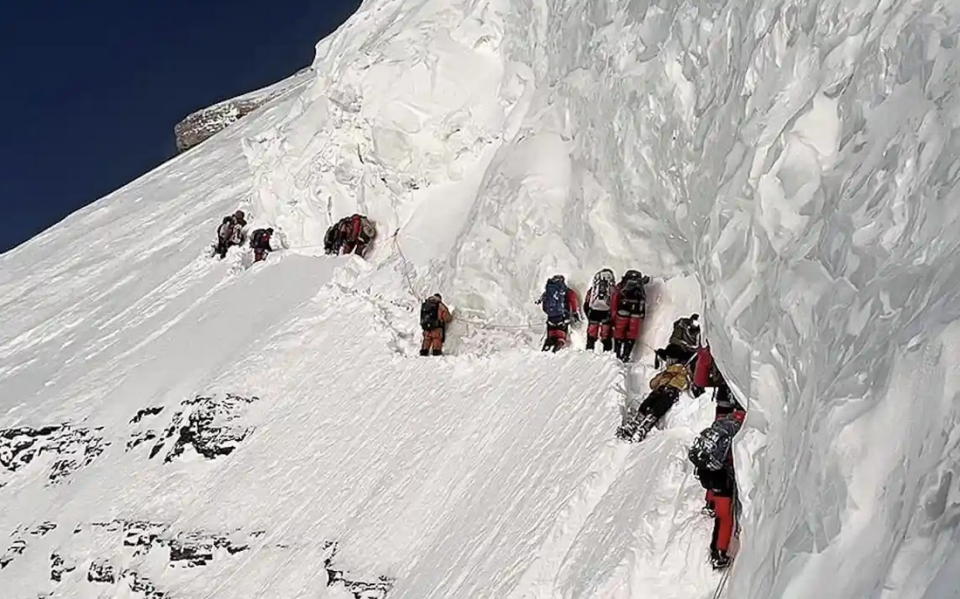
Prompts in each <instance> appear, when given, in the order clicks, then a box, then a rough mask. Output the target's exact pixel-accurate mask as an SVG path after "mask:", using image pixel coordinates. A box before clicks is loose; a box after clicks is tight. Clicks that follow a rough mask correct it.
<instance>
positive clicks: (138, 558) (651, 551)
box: [0, 0, 960, 599]
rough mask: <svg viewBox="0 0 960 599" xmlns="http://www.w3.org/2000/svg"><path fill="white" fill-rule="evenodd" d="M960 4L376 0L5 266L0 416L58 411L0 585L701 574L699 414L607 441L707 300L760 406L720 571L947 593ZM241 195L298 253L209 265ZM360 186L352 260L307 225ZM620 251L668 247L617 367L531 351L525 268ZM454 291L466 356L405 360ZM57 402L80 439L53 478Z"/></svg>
mask: <svg viewBox="0 0 960 599" xmlns="http://www.w3.org/2000/svg"><path fill="white" fill-rule="evenodd" d="M958 28H960V9H958V8H956V7H954V6H953V5H951V4H948V3H945V2H939V1H933V0H926V1H925V0H917V1H915V2H883V1H881V0H863V1H862V2H857V3H852V2H838V1H828V0H823V1H819V2H817V1H812V2H805V3H796V2H786V1H784V2H777V1H775V0H769V1H762V0H755V1H752V2H734V1H732V0H730V1H724V0H716V1H712V2H681V1H670V0H663V1H660V2H653V1H636V2H614V1H612V0H606V1H600V0H538V1H536V2H534V1H532V0H517V1H513V2H506V1H503V0H494V1H487V2H483V1H480V2H473V1H471V2H464V1H462V0H372V1H369V2H366V3H365V4H364V5H363V6H362V7H361V9H360V10H359V11H358V13H357V14H356V15H355V16H354V17H353V18H351V19H350V20H349V21H348V22H347V23H346V24H345V25H344V26H343V27H342V28H341V29H340V30H339V31H338V32H337V33H335V34H334V35H333V36H331V37H330V38H328V39H327V40H324V41H322V42H321V43H320V44H319V45H318V48H317V58H316V61H315V64H314V67H313V68H314V73H315V76H316V79H315V81H314V82H313V83H312V84H310V85H306V86H304V88H303V89H302V90H301V91H300V92H297V93H294V94H292V95H290V96H286V97H284V98H282V99H280V100H277V101H275V102H273V103H270V104H267V105H266V106H264V107H263V108H262V109H261V110H259V111H258V112H257V113H256V114H252V115H250V116H249V117H247V118H245V119H244V120H243V121H240V122H239V123H237V124H236V125H235V126H234V127H231V128H230V129H229V130H228V131H225V132H224V133H222V134H220V135H218V136H216V137H215V138H213V139H211V140H210V141H208V142H207V143H205V144H203V146H201V147H198V148H196V149H195V150H193V151H191V152H189V153H187V154H185V155H182V156H180V157H178V158H177V159H175V160H173V161H171V162H170V163H169V164H167V165H165V166H164V167H161V168H160V169H158V170H157V171H155V172H153V173H151V174H149V175H147V176H145V177H144V178H142V179H140V180H138V181H135V182H133V183H131V184H130V185H129V186H127V187H126V188H124V189H122V190H120V191H118V192H116V193H115V194H112V195H111V196H109V197H107V198H104V199H103V200H101V201H100V202H97V203H95V204H94V205H92V206H91V207H89V208H87V209H85V210H83V211H81V212H80V213H78V214H76V215H74V216H72V217H70V218H69V219H67V220H66V221H65V222H64V223H62V224H61V225H59V226H57V227H54V228H53V229H51V230H50V231H48V232H46V233H44V234H42V235H41V236H39V237H38V238H36V239H34V240H32V241H31V242H28V243H27V244H25V245H24V246H22V247H21V248H18V249H16V250H14V251H13V252H10V253H8V254H5V255H4V256H2V257H0V267H2V268H0V307H2V309H3V314H4V318H3V320H2V321H0V385H2V387H0V410H2V412H0V430H3V431H15V434H14V438H16V439H20V441H17V442H15V443H14V445H16V447H18V448H19V449H17V455H18V456H21V457H23V456H26V455H27V453H24V452H29V451H31V450H30V449H29V447H34V443H35V442H33V441H31V442H30V443H29V444H28V445H23V443H26V441H25V439H26V437H24V435H23V434H21V433H23V432H24V431H33V432H37V431H47V432H48V433H50V435H53V436H52V437H51V436H50V435H47V436H45V437H44V439H47V440H46V441H44V443H48V445H42V446H41V445H36V446H35V447H36V450H34V451H35V454H36V456H39V457H36V458H34V457H30V458H29V460H34V459H38V460H41V461H40V462H36V463H34V462H32V461H31V462H30V463H26V462H25V461H24V460H23V459H20V458H16V459H14V458H9V457H4V459H3V463H4V464H5V465H10V464H14V465H16V467H15V468H12V467H7V468H6V469H5V470H4V471H3V472H0V474H2V476H3V483H4V486H3V487H2V488H0V501H2V502H3V506H4V507H3V509H2V510H0V534H8V535H9V537H10V540H9V544H8V546H9V547H10V549H9V550H8V551H7V553H5V554H4V555H5V556H7V557H4V559H5V560H6V565H5V567H4V568H3V569H2V570H0V588H3V589H4V590H5V592H6V591H7V589H12V590H11V591H9V592H10V593H13V595H12V596H13V597H14V598H16V599H19V597H31V598H33V597H36V596H38V595H39V594H45V593H60V594H62V595H64V596H85V595H90V596H100V595H102V594H103V593H110V592H113V593H115V594H123V593H128V594H130V593H132V596H135V597H138V599H139V598H140V597H160V596H163V597H165V598H166V597H169V598H170V599H173V598H180V597H183V598H191V597H204V599H215V598H217V597H224V598H227V597H229V598H231V599H235V598H241V597H261V596H271V597H284V598H288V597H289V598H298V597H317V596H320V597H325V596H331V597H345V596H347V597H348V596H354V597H357V598H358V599H370V598H372V597H377V599H382V596H383V595H384V594H387V595H388V596H389V597H390V599H394V597H416V598H417V599H421V598H425V597H471V598H482V597H547V596H550V597H578V598H580V597H604V598H607V597H622V598H624V599H626V598H627V597H646V596H656V597H658V598H660V599H673V598H681V597H682V598H684V599H688V598H690V597H704V598H705V597H712V596H713V593H714V589H715V588H716V585H717V583H718V582H719V576H718V575H716V574H714V573H712V572H708V571H706V570H707V567H706V565H705V558H706V547H707V543H708V539H709V522H708V520H706V519H703V518H701V517H700V516H699V515H698V514H697V508H698V507H699V503H700V499H701V497H702V495H701V490H700V488H699V486H698V484H697V483H696V481H695V480H694V479H693V477H692V476H691V472H690V466H689V465H688V464H687V463H686V461H685V459H684V454H685V447H686V446H687V445H688V444H689V442H690V440H691V439H692V438H693V435H694V434H695V433H696V432H697V431H698V430H699V429H700V428H702V426H704V424H705V421H708V420H709V416H710V414H709V412H710V409H709V406H708V404H706V402H705V401H700V402H696V401H693V400H692V399H690V398H688V397H684V398H683V400H682V401H681V404H680V405H679V406H678V407H677V408H675V409H674V411H673V413H671V414H670V416H669V417H668V418H667V421H666V422H665V423H664V429H663V430H662V431H657V432H655V433H654V434H653V435H652V436H651V437H650V438H649V439H648V440H647V441H645V442H644V443H643V444H642V445H640V446H639V447H636V448H630V447H627V446H624V445H618V444H616V443H615V442H614V441H612V439H611V437H612V433H613V430H614V428H615V427H616V425H617V424H618V422H619V420H620V405H621V404H622V403H623V400H624V398H623V395H624V394H626V395H629V396H630V397H629V399H630V400H631V402H635V401H636V400H637V399H638V398H639V396H640V395H642V393H643V391H644V388H643V385H644V384H645V380H646V379H647V378H649V376H650V374H651V372H650V369H649V368H648V366H646V365H645V364H646V362H647V361H648V360H649V357H650V350H651V348H652V347H655V346H662V345H663V344H664V343H665V341H666V337H667V336H668V332H669V331H668V328H669V325H670V323H671V322H672V320H673V319H674V318H676V317H678V316H681V315H683V314H689V313H690V312H692V311H698V312H701V313H703V314H704V315H705V320H706V327H707V329H706V330H707V335H708V336H709V338H710V341H711V344H712V346H713V348H714V350H715V354H716V355H717V358H718V361H719V363H720V366H721V367H722V368H723V370H724V372H725V374H726V375H727V377H728V378H729V379H731V380H732V381H733V382H734V383H735V385H736V386H737V388H738V389H739V390H740V391H741V392H742V394H743V395H744V396H745V398H746V400H747V401H748V402H749V405H750V412H751V414H750V416H749V418H748V420H747V423H746V425H745V432H744V434H742V435H741V438H740V440H739V443H738V444H737V447H736V458H737V459H736V461H737V467H738V476H739V481H740V487H741V491H742V499H743V503H744V508H745V509H744V514H743V518H742V522H741V523H742V529H743V532H742V537H741V541H742V543H741V549H740V552H739V554H738V556H737V560H736V563H735V565H734V568H733V570H732V572H731V575H730V579H729V581H728V583H727V591H728V594H729V596H735V597H744V598H756V599H769V598H774V597H776V598H780V597H783V598H788V599H792V598H798V599H799V598H803V599H806V598H808V597H823V598H837V599H841V598H842V599H846V598H849V597H858V598H859V597H865V598H877V599H887V598H889V599H892V598H894V597H896V598H898V599H899V598H906V599H940V598H941V597H943V596H944V594H945V593H946V592H947V591H950V590H952V589H954V588H955V581H956V578H957V575H958V573H960V568H958V565H957V564H958V563H960V562H958V560H957V559H956V557H955V556H956V553H957V538H956V533H955V530H956V526H955V523H956V519H957V513H958V511H957V508H956V505H957V504H958V503H960V497H958V494H960V490H958V487H957V486H956V479H957V476H958V474H960V472H957V469H958V468H957V463H958V459H957V458H958V457H960V456H958V450H957V447H958V440H957V438H956V437H957V435H956V434H955V432H954V429H956V428H957V427H956V424H957V422H958V420H960V414H958V410H960V408H958V407H957V405H960V404H957V402H956V401H954V398H955V395H956V390H957V389H958V388H960V381H957V380H955V378H956V375H955V374H953V373H954V372H955V371H956V368H955V363H956V362H957V360H958V358H960V330H958V326H957V324H956V321H957V311H958V310H960V307H958V306H960V302H958V301H957V300H958V297H957V294H958V292H957V283H958V281H960V273H958V268H960V262H958V261H957V260H956V259H955V255H956V250H957V245H958V239H960V236H958V234H957V233H956V232H955V229H956V226H957V222H956V221H957V218H956V216H955V215H956V212H957V210H958V209H957V208H956V207H955V206H954V204H956V196H957V193H956V192H955V190H954V187H955V181H956V180H957V174H956V173H957V171H958V168H957V167H958V163H957V158H956V156H958V155H960V154H958V152H957V150H958V149H960V145H958V142H957V133H956V131H957V119H956V114H958V109H960V102H958V97H957V94H958V91H957V89H958V87H957V83H958V81H960V76H958V75H960V73H958V69H960V66H957V65H960V60H958V59H960V56H958V55H957V54H958V52H960V50H958V47H960V44H958V42H960V39H958ZM237 207H241V208H244V209H246V210H248V212H251V213H252V221H253V222H252V223H251V225H252V226H253V227H256V226H261V225H266V224H272V225H276V226H277V228H278V231H279V235H278V238H279V239H280V240H281V242H282V243H283V245H285V246H287V248H288V249H287V250H286V251H282V252H274V253H273V254H271V255H270V257H269V258H268V260H267V261H266V262H265V263H263V264H256V265H253V266H251V265H250V258H249V252H245V251H242V250H233V251H232V252H231V253H230V255H229V256H228V257H227V259H226V260H225V261H224V262H219V261H216V260H211V259H210V258H209V246H208V244H209V243H210V241H212V237H213V234H214V231H215V229H216V225H217V224H218V222H219V219H220V217H221V216H222V215H224V214H227V213H229V212H232V211H233V210H235V209H236V208H237ZM354 211H359V212H363V213H365V214H368V215H370V216H371V217H372V218H373V219H374V221H375V222H376V223H377V225H378V228H379V235H378V237H377V241H376V244H375V247H374V249H373V252H372V253H371V255H370V256H369V262H363V261H360V260H357V259H349V260H348V259H332V258H326V257H324V256H322V252H321V251H320V249H319V246H320V244H321V240H322V237H323V233H324V231H325V229H326V228H327V227H328V226H329V225H330V224H331V223H332V222H335V221H336V220H337V219H338V218H339V217H341V216H344V215H346V214H350V213H352V212H354ZM603 266H610V267H613V268H615V269H616V270H617V271H618V272H622V271H623V270H624V269H625V268H627V267H632V268H639V269H641V270H643V271H644V272H645V273H647V274H651V275H653V276H654V278H655V282H654V284H653V285H652V286H651V288H650V299H651V309H650V316H649V318H648V320H647V322H646V323H645V327H644V337H643V342H644V346H645V347H643V348H642V352H641V353H640V355H639V356H638V357H639V359H640V362H641V364H640V365H638V366H637V367H636V368H635V369H634V370H633V371H632V372H629V373H627V376H626V377H624V376H623V375H622V373H621V370H620V368H619V367H618V366H617V364H616V363H615V362H614V361H612V360H610V359H609V358H608V357H598V356H589V355H584V354H582V353H580V352H577V351H565V352H564V353H563V354H560V355H557V356H551V355H541V354H540V353H539V352H535V351H534V350H535V349H536V346H537V344H538V340H539V339H538V336H539V335H540V333H541V332H542V328H541V326H542V314H541V313H540V312H539V309H538V307H537V306H535V305H534V304H533V300H534V299H535V298H536V296H537V295H538V292H539V290H540V288H541V285H542V282H543V279H544V278H545V277H546V276H547V275H549V274H553V273H555V272H562V273H564V274H566V275H567V276H568V280H569V281H571V282H572V283H573V284H574V286H575V287H577V289H578V290H579V291H581V293H582V292H583V291H585V288H586V284H587V282H588V280H589V276H590V275H591V274H592V273H593V272H594V271H595V270H597V269H598V268H600V267H603ZM438 290H439V291H441V292H442V293H443V294H444V298H445V300H447V301H448V302H449V303H450V305H451V306H452V307H453V308H454V314H455V317H456V319H457V320H456V321H455V323H454V324H453V325H452V326H451V328H450V331H449V340H448V343H447V345H446V350H447V352H448V353H449V354H451V355H450V356H448V357H444V358H438V359H426V360H420V359H418V358H417V357H416V353H417V343H418V335H419V330H418V328H417V321H416V316H415V313H416V309H417V307H418V299H419V298H420V297H423V296H424V295H426V294H428V293H433V292H435V291H438ZM580 335H581V332H580V331H576V332H575V334H574V340H575V341H576V342H577V343H578V344H579V343H580V342H581V339H580ZM208 398H209V402H210V403H208ZM229 398H234V399H235V400H236V401H231V400H229ZM252 398H257V399H256V401H253V400H252ZM247 400H249V401H247ZM224 402H225V403H224ZM194 408H196V410H195V409H194ZM64 426H66V427H69V431H74V432H75V433H77V432H78V431H86V434H87V435H88V437H89V438H87V437H85V438H84V439H86V440H87V441H91V442H92V440H93V439H96V442H95V445H96V447H97V451H96V455H93V456H92V457H91V459H90V460H89V461H87V460H79V461H78V460H74V462H75V466H76V467H75V468H74V467H71V468H69V469H68V471H67V472H65V474H64V476H63V477H62V478H61V479H60V480H59V481H58V484H48V483H49V482H50V481H49V479H48V475H49V472H50V470H49V466H50V464H51V463H53V462H54V461H55V460H56V458H55V457H54V455H53V452H55V451H58V449H57V448H58V447H59V445H58V442H57V443H55V442H53V441H50V439H51V438H52V439H59V438H60V437H57V436H56V435H59V434H61V433H62V432H63V431H62V430H61V429H60V428H58V427H64ZM63 430H67V429H63ZM57 431H60V432H57ZM77 434H79V433H77ZM29 436H30V435H27V437H29ZM31 438H32V437H31ZM21 441H22V442H21ZM84 442H86V441H84ZM36 443H39V441H36ZM68 445H69V444H68ZM74 445H76V444H74ZM74 445H69V447H67V448H66V451H67V452H68V453H69V452H73V454H72V455H75V457H79V456H80V455H81V453H83V451H84V450H82V449H79V447H80V445H76V448H74ZM81 445H82V444H81ZM41 447H44V448H46V447H49V448H50V449H43V450H42V451H41V450H40V448H41ZM71 448H73V449H71ZM154 449H156V453H155V456H157V457H156V459H152V460H151V459H150V454H151V452H152V451H153V450H154ZM180 450H182V451H180ZM3 451H6V450H3ZM2 455H3V456H8V455H12V453H4V454H2ZM30 455H31V456H33V455H34V454H30ZM83 455H86V454H85V453H83ZM45 456H46V457H45ZM159 456H163V458H162V459H161V458H160V457H159ZM167 457H169V458H170V459H169V460H167V459H166V458H167ZM47 458H49V461H47ZM211 458H212V459H211ZM17 460H20V461H17ZM98 522H99V523H111V522H114V523H115V522H127V523H131V522H132V523H145V524H149V526H153V527H155V528H156V530H160V531H163V534H162V535H161V534H160V533H158V534H157V536H156V537H155V539H154V540H155V541H156V542H155V543H154V542H150V543H148V544H149V547H150V548H149V549H143V551H145V553H143V554H141V555H134V554H135V553H136V552H137V551H139V550H141V549H142V548H140V549H138V547H140V546H134V547H127V546H125V545H123V544H122V542H121V543H120V548H118V547H116V546H115V545H113V544H111V543H114V542H115V541H116V538H115V537H112V536H110V535H118V534H120V531H122V530H124V528H123V527H124V526H126V525H124V524H120V525H119V526H120V529H118V530H115V531H110V530H107V529H104V530H101V529H99V528H98V529H97V530H96V532H91V531H93V530H94V529H93V528H91V527H94V525H95V523H98ZM48 524H52V525H54V526H55V527H54V528H50V529H47V526H48ZM148 528H149V527H148ZM37 530H44V534H42V535H38V534H34V533H33V532H31V531H37ZM77 530H79V531H81V532H79V533H75V532H74V531H77ZM150 530H154V529H153V528H150ZM101 535H102V536H101ZM229 535H240V536H241V537H242V538H241V539H234V538H233V537H232V536H230V537H229V540H230V542H231V543H234V542H236V543H245V544H244V545H243V547H244V549H243V550H242V551H238V552H237V553H235V554H231V553H230V551H229V550H228V549H227V548H226V545H223V541H220V543H221V544H220V545H219V546H218V545H217V542H218V541H217V540H216V539H224V538H227V537H228V536H229ZM147 537H148V539H149V538H150V537H149V534H148V535H147ZM158 539H159V540H158ZM176 539H192V540H198V539H199V541H197V543H198V544H196V548H195V550H194V549H191V550H190V551H188V552H186V553H183V552H182V551H181V552H180V553H178V554H177V555H190V556H193V557H192V558H191V557H187V558H185V560H171V557H172V549H171V547H172V546H173V545H172V543H173V540H176ZM211 539H212V540H211ZM161 541H162V542H161ZM201 541H202V542H201ZM231 546H234V545H231ZM236 546H237V547H239V546H240V545H236ZM123 547H126V548H125V549H124V548H123ZM191 547H194V545H191ZM178 551H180V550H178ZM197 556H200V557H197ZM207 556H210V557H209V559H208V558H207ZM173 561H178V562H185V563H193V564H194V567H192V568H182V567H180V565H182V563H181V564H180V565H176V564H174V563H173ZM199 561H203V562H204V563H203V564H202V565H201V564H199ZM104 585H112V586H104ZM53 596H57V595H56V594H54V595H53Z"/></svg>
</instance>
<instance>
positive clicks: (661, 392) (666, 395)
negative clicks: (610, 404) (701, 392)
mask: <svg viewBox="0 0 960 599" xmlns="http://www.w3.org/2000/svg"><path fill="white" fill-rule="evenodd" d="M689 385H690V372H689V371H688V370H687V367H686V366H684V365H683V364H672V365H670V366H668V367H667V368H666V369H665V370H664V371H663V372H661V373H660V374H658V375H657V376H655V377H653V379H652V380H651V381H650V389H651V391H650V394H649V395H647V397H646V399H644V400H643V401H642V402H641V403H640V406H639V407H638V408H637V413H636V414H635V415H634V416H633V417H632V418H628V419H625V420H626V422H625V424H623V425H622V426H620V427H619V428H618V429H617V437H618V438H620V439H623V440H624V441H633V442H639V441H643V440H644V439H645V438H646V437H647V435H648V434H650V431H651V430H653V427H654V426H656V424H657V423H658V422H660V419H661V418H663V417H664V416H665V415H666V414H667V412H669V411H670V408H672V407H673V405H674V404H675V403H677V400H678V399H680V393H681V392H683V391H686V390H687V388H688V387H689Z"/></svg>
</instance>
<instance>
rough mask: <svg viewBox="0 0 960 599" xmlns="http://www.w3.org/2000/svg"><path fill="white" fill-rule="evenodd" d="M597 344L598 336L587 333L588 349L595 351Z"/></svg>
mask: <svg viewBox="0 0 960 599" xmlns="http://www.w3.org/2000/svg"><path fill="white" fill-rule="evenodd" d="M596 346H597V338H596V337H591V336H589V335H587V351H593V348H595V347H596Z"/></svg>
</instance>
